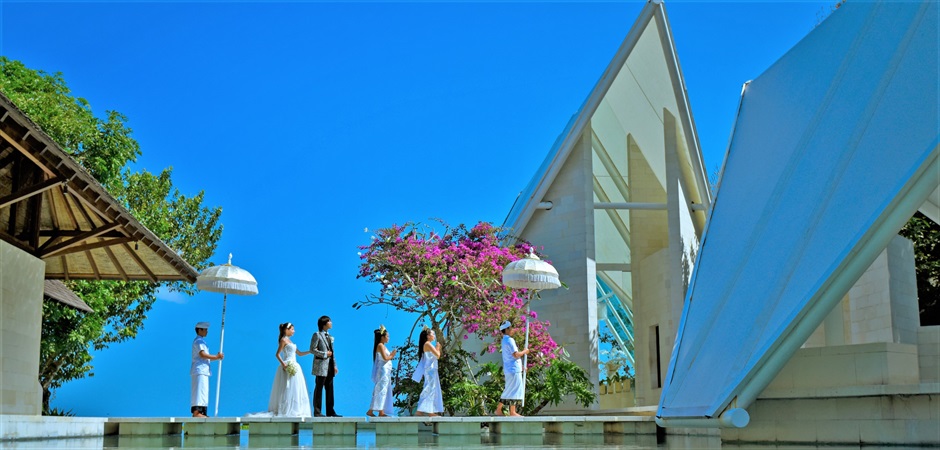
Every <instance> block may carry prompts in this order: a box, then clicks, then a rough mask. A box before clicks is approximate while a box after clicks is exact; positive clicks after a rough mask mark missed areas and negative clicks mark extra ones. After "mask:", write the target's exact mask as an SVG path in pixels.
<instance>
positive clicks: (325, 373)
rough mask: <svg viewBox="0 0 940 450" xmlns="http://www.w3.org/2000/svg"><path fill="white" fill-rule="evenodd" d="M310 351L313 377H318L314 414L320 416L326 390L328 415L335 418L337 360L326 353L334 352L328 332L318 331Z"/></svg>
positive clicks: (314, 395) (314, 396) (314, 398)
mask: <svg viewBox="0 0 940 450" xmlns="http://www.w3.org/2000/svg"><path fill="white" fill-rule="evenodd" d="M310 351H311V352H313V356H314V358H313V372H312V373H313V375H316V379H317V382H316V385H315V387H314V388H313V414H314V416H319V415H320V414H321V413H320V411H321V409H320V405H322V403H321V401H322V399H323V397H322V395H323V391H324V390H326V415H328V416H335V415H336V411H334V410H333V375H335V368H336V360H335V359H334V358H333V355H330V356H327V355H326V352H328V351H329V352H332V351H333V343H332V342H330V335H329V333H328V332H326V331H318V332H316V333H314V334H313V337H312V338H310Z"/></svg>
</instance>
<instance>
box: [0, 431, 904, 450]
mask: <svg viewBox="0 0 940 450" xmlns="http://www.w3.org/2000/svg"><path fill="white" fill-rule="evenodd" d="M0 448H4V449H31V450H36V449H60V448H61V449H91V450H110V449H131V448H136V449H184V448H186V449H192V448H199V449H220V450H227V449H302V448H317V449H370V448H389V449H428V448H431V449H475V448H476V449H489V448H495V449H519V448H524V449H603V450H615V449H663V450H670V449H675V450H680V449H681V450H693V449H726V450H727V449H734V450H738V449H767V450H770V449H774V450H788V449H792V450H815V449H819V450H861V449H862V447H860V446H857V445H856V446H829V445H827V446H818V447H817V446H812V445H809V446H807V445H767V444H764V445H756V444H747V445H731V444H724V445H722V443H721V441H720V439H719V438H718V437H717V436H675V435H669V436H666V442H665V443H661V444H657V443H656V436H654V435H612V434H596V435H564V434H554V433H545V434H543V435H499V434H490V433H482V434H480V435H479V436H476V435H472V436H438V435H435V434H433V433H431V432H426V431H422V432H419V433H418V434H416V435H401V436H387V435H381V436H376V434H375V431H373V430H360V431H359V432H358V433H356V435H349V436H314V435H313V433H312V431H311V430H301V431H300V433H299V434H297V435H294V436H254V437H252V436H249V433H248V431H242V432H241V434H239V435H231V436H211V437H210V436H206V437H203V436H194V437H183V436H181V435H175V436H104V437H97V438H74V439H54V440H35V441H5V442H0ZM879 448H882V447H872V446H865V447H864V450H872V449H879ZM884 448H885V449H888V448H890V449H891V450H903V449H914V448H917V447H884Z"/></svg>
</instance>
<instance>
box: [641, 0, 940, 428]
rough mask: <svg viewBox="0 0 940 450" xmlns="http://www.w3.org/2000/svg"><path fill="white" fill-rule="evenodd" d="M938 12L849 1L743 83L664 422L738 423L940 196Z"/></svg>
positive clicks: (668, 386)
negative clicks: (731, 414) (736, 417)
mask: <svg viewBox="0 0 940 450" xmlns="http://www.w3.org/2000/svg"><path fill="white" fill-rule="evenodd" d="M938 13H940V11H938V3H937V2H932V1H927V2H922V3H915V2H883V3H869V2H859V1H852V2H847V3H846V4H844V5H843V6H842V7H841V8H840V9H839V10H837V11H836V12H834V13H833V14H832V15H831V16H830V17H829V18H828V19H827V20H826V21H825V22H823V23H822V24H820V25H819V26H818V27H817V28H816V29H814V30H813V31H812V32H811V33H810V34H809V35H808V36H807V37H806V38H804V39H803V40H802V41H801V42H800V43H798V44H797V45H796V46H795V47H794V48H793V49H791V50H790V51H789V52H788V53H787V54H786V55H784V56H783V57H782V58H780V60H779V61H777V62H776V63H775V64H774V65H773V66H771V67H770V68H769V69H768V70H767V71H766V72H765V73H763V74H762V75H761V76H760V77H758V78H757V79H755V80H754V81H753V82H750V83H749V84H748V85H746V87H745V89H744V92H743V94H742V98H741V104H740V107H739V111H738V117H737V121H736V124H735V128H734V131H733V133H732V138H731V141H730V143H729V148H728V154H727V156H726V159H725V165H724V167H723V169H722V175H721V180H720V185H719V186H720V188H719V190H718V195H717V197H716V199H715V203H714V204H713V208H712V211H711V213H710V217H709V222H708V226H707V229H706V231H705V234H704V238H703V241H702V246H701V248H700V251H699V255H698V261H697V263H696V264H695V272H694V274H693V279H692V281H691V284H690V286H689V289H688V294H687V297H686V302H685V310H684V311H683V316H682V321H681V323H680V327H679V335H678V336H677V338H676V344H675V348H674V349H673V355H672V360H671V361H670V364H669V370H668V374H667V377H666V382H665V385H664V390H663V394H662V397H661V400H660V404H659V411H658V413H657V416H658V417H659V418H660V423H662V424H664V425H666V426H669V424H670V420H672V424H673V425H677V426H689V425H690V423H700V424H703V425H706V426H719V425H722V426H727V425H729V422H728V421H719V420H716V419H714V418H718V417H720V416H721V414H722V413H723V412H724V411H726V410H728V411H731V410H732V408H746V407H747V406H748V405H750V404H751V403H752V402H753V401H754V399H756V397H757V395H759V394H760V392H761V391H762V390H763V389H764V388H765V387H766V386H767V384H769V383H770V381H772V379H773V378H774V377H775V376H776V374H777V373H778V372H779V370H780V368H781V367H782V366H783V365H784V364H785V363H786V362H787V361H788V360H789V358H790V357H791V356H792V355H793V353H794V352H795V351H796V350H797V349H798V348H799V347H800V346H801V345H802V344H803V343H804V342H805V341H806V339H807V337H808V336H809V335H810V334H811V333H812V331H813V330H814V329H816V328H817V327H818V326H819V324H820V323H821V322H822V320H823V318H824V317H825V315H826V314H827V313H828V312H829V311H830V310H831V309H832V307H833V306H834V305H835V304H836V303H837V302H838V301H839V300H840V299H841V298H842V297H843V295H844V294H845V293H846V292H847V291H848V290H849V288H850V287H851V286H852V284H854V283H855V281H857V280H858V278H859V276H861V274H862V273H863V272H864V271H865V269H866V268H867V267H868V266H869V265H870V264H871V262H872V261H873V260H874V259H875V257H876V256H877V255H878V253H880V252H881V251H882V250H883V249H884V247H885V246H886V245H887V243H888V241H889V240H890V239H891V238H892V237H893V236H894V235H895V234H896V233H897V231H898V230H899V229H900V228H901V226H902V225H903V224H904V223H905V222H907V220H908V219H909V218H910V216H911V215H912V214H913V213H914V212H915V211H916V210H917V209H918V208H919V207H921V206H922V205H925V204H926V205H928V206H929V205H937V204H940V202H938V200H940V199H936V198H934V199H931V198H930V196H931V195H937V192H938V191H937V187H938V184H940V163H938V153H940V150H938V138H940V130H938V128H940V114H938V108H940V106H938V105H940V92H938V79H940V77H938V66H940V58H938V53H940V49H938V42H940V36H938V25H940V24H938ZM925 202H926V203H925ZM734 411H741V410H738V409H736V410H734ZM695 420H702V421H701V422H695ZM682 421H685V423H684V424H683V425H678V424H680V423H683V422H682ZM745 423H746V420H745ZM733 425H736V426H740V425H741V424H740V423H735V424H733Z"/></svg>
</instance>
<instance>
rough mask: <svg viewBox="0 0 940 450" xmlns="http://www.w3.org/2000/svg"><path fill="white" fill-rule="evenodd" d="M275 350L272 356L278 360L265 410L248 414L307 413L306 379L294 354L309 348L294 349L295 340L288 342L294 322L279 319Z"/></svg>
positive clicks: (292, 414) (304, 414)
mask: <svg viewBox="0 0 940 450" xmlns="http://www.w3.org/2000/svg"><path fill="white" fill-rule="evenodd" d="M278 328H279V331H280V335H279V336H278V340H277V342H278V344H277V353H275V354H274V356H275V357H276V358H277V360H278V361H279V362H280V365H279V366H278V368H277V372H275V374H274V384H273V385H272V386H271V398H270V400H269V401H268V410H267V411H266V412H263V413H254V414H248V416H251V417H272V416H277V417H310V416H311V414H310V396H309V395H308V394H307V381H306V380H305V379H304V371H303V370H302V369H301V367H300V364H298V363H297V356H306V355H309V354H310V352H304V351H297V344H295V343H293V342H291V340H290V337H291V336H293V335H294V332H295V331H294V325H293V324H291V323H290V322H287V323H282V324H281V325H280V326H279V327H278Z"/></svg>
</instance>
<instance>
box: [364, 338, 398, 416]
mask: <svg viewBox="0 0 940 450" xmlns="http://www.w3.org/2000/svg"><path fill="white" fill-rule="evenodd" d="M374 334H375V341H374V343H373V344H372V382H373V383H375V388H374V389H372V403H371V404H370V405H369V410H368V411H366V415H367V416H369V417H375V413H378V416H379V417H385V416H389V415H391V414H392V403H393V400H392V397H393V394H392V359H394V358H395V354H396V353H398V349H395V350H392V351H388V347H386V346H385V344H388V340H389V336H388V330H386V329H385V325H380V326H379V329H377V330H375V331H374Z"/></svg>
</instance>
